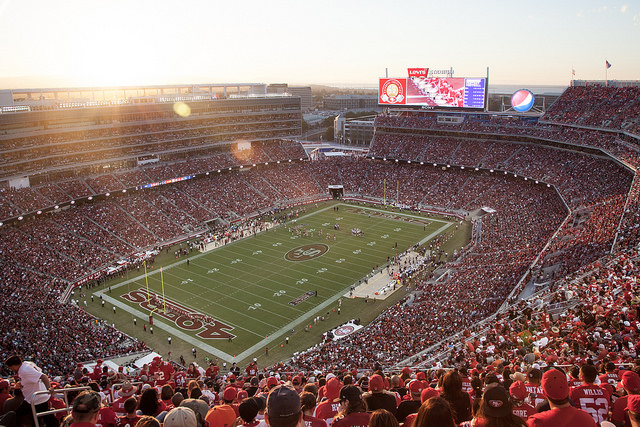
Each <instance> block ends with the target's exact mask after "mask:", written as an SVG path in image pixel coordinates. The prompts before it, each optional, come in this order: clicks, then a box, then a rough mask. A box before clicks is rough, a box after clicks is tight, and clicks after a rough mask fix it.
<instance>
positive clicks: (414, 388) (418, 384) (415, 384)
mask: <svg viewBox="0 0 640 427" xmlns="http://www.w3.org/2000/svg"><path fill="white" fill-rule="evenodd" d="M422 389H424V385H423V384H422V381H419V380H413V381H411V382H410V383H409V391H410V392H411V393H413V394H420V393H422Z"/></svg>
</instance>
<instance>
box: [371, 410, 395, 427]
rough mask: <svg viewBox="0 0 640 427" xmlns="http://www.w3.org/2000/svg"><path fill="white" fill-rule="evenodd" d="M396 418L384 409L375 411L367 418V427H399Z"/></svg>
mask: <svg viewBox="0 0 640 427" xmlns="http://www.w3.org/2000/svg"><path fill="white" fill-rule="evenodd" d="M399 426H400V424H399V423H398V420H397V419H396V417H395V416H394V415H393V414H392V413H391V412H389V411H387V410H386V409H382V408H380V409H376V410H375V411H373V412H372V413H371V418H369V427H399Z"/></svg>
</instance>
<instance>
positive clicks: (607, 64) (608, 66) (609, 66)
mask: <svg viewBox="0 0 640 427" xmlns="http://www.w3.org/2000/svg"><path fill="white" fill-rule="evenodd" d="M604 62H605V66H606V67H607V70H608V69H609V68H611V64H610V63H609V61H607V60H606V59H605V60H604Z"/></svg>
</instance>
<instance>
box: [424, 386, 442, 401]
mask: <svg viewBox="0 0 640 427" xmlns="http://www.w3.org/2000/svg"><path fill="white" fill-rule="evenodd" d="M438 396H440V393H438V390H436V389H434V388H431V387H427V388H425V389H424V390H422V393H420V400H421V401H422V403H424V402H426V401H427V400H429V399H431V398H432V397H438Z"/></svg>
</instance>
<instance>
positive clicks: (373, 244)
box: [367, 242, 376, 246]
mask: <svg viewBox="0 0 640 427" xmlns="http://www.w3.org/2000/svg"><path fill="white" fill-rule="evenodd" d="M375 245H376V242H369V243H367V246H375Z"/></svg>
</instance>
